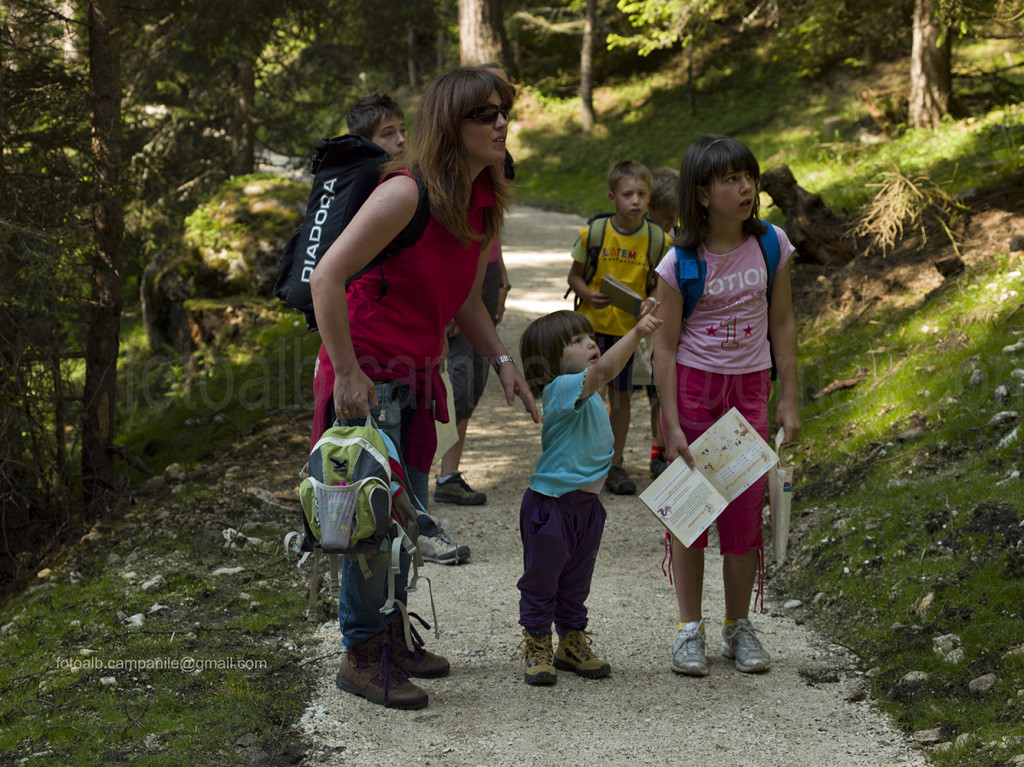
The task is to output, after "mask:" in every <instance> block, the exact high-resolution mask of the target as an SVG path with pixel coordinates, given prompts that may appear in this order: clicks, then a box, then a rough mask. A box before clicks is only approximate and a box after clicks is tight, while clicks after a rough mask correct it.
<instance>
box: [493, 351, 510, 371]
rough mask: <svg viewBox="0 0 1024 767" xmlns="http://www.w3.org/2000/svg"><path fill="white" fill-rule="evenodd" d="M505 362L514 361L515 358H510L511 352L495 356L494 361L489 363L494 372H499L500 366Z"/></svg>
mask: <svg viewBox="0 0 1024 767" xmlns="http://www.w3.org/2000/svg"><path fill="white" fill-rule="evenodd" d="M506 362H515V360H514V359H512V355H511V354H502V355H501V356H500V357H495V358H494V362H492V363H491V365H493V366H494V372H495V373H497V372H499V371H500V370H501V366H502V365H504V364H505V363H506Z"/></svg>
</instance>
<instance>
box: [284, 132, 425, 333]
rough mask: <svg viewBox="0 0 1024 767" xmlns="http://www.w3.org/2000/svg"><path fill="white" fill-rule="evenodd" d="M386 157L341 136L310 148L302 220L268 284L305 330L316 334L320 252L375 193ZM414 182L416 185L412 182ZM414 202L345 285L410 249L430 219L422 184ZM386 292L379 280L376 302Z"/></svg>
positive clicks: (377, 149) (373, 146) (360, 139)
mask: <svg viewBox="0 0 1024 767" xmlns="http://www.w3.org/2000/svg"><path fill="white" fill-rule="evenodd" d="M390 159H391V157H390V155H388V153H387V152H385V151H384V150H383V149H382V148H381V147H379V146H377V145H376V144H374V143H373V142H372V141H370V140H369V139H367V138H363V137H362V136H356V135H354V134H346V135H344V136H338V137H337V138H323V139H320V140H319V141H318V142H317V144H316V151H315V152H314V154H313V161H312V163H311V164H310V166H309V172H310V173H312V174H313V188H312V190H310V193H309V202H307V203H306V217H305V220H303V222H302V225H301V226H299V227H298V228H296V230H295V232H294V233H293V234H292V236H291V238H290V239H289V240H288V244H287V245H285V246H284V252H283V253H282V254H281V269H280V272H279V273H278V275H277V282H276V283H275V284H274V295H275V296H277V297H278V298H280V299H281V300H282V301H284V302H285V303H286V304H288V305H289V306H292V307H294V308H296V309H298V310H299V311H301V312H302V313H303V314H305V315H306V325H307V327H308V328H309V329H310V330H316V327H317V325H316V316H315V315H314V313H313V294H312V292H311V291H310V288H309V277H310V275H311V274H312V273H313V268H314V267H315V266H316V265H317V264H318V263H319V262H320V258H321V257H322V256H323V254H324V252H325V251H326V250H327V248H329V247H330V246H331V243H333V242H334V240H335V239H337V237H338V235H339V234H341V232H342V230H344V228H345V227H346V226H348V224H349V222H350V221H351V220H352V218H353V217H354V216H355V214H356V212H357V211H358V210H359V208H360V206H362V204H363V203H364V202H365V201H366V198H367V197H369V196H370V193H371V192H373V190H374V189H376V188H377V184H378V183H379V182H380V168H381V165H383V164H384V163H385V162H387V161H388V160H390ZM417 181H419V180H418V179H417ZM419 190H420V198H419V204H418V205H417V206H416V213H415V214H414V215H413V217H412V220H411V221H410V222H409V223H408V224H407V225H406V227H405V228H404V229H403V230H402V231H401V232H399V233H398V236H397V237H395V239H394V241H393V242H392V243H391V244H390V245H388V247H386V248H385V249H384V250H383V251H381V252H380V253H378V254H377V255H376V256H374V258H373V260H372V261H370V263H369V264H367V266H366V267H364V268H363V269H362V270H360V271H359V272H358V273H357V274H355V275H353V276H352V277H351V278H350V279H349V280H348V283H347V284H351V283H352V282H353V281H354V280H356V279H358V278H359V277H361V276H363V275H364V274H366V273H367V272H368V271H370V270H371V269H374V268H377V267H381V274H382V275H383V266H381V265H382V264H383V262H384V261H386V260H387V259H389V258H391V257H392V256H395V255H397V254H398V253H399V252H400V251H401V250H402V249H403V248H408V247H409V246H411V245H414V244H415V243H416V241H417V240H419V238H420V235H422V234H423V230H424V229H425V228H426V226H427V221H428V220H429V219H430V202H429V200H428V199H427V191H426V188H425V186H424V184H423V183H422V182H421V181H420V182H419ZM386 290H387V281H386V280H385V281H384V283H383V285H382V287H381V297H383V295H384V293H385V291H386Z"/></svg>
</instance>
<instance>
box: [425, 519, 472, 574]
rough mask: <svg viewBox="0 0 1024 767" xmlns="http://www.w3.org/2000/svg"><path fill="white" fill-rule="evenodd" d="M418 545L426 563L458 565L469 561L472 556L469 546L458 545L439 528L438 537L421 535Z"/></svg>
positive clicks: (445, 531)
mask: <svg viewBox="0 0 1024 767" xmlns="http://www.w3.org/2000/svg"><path fill="white" fill-rule="evenodd" d="M418 545H419V548H420V554H422V555H423V561H424V562H435V563H437V564H439V565H457V564H459V563H460V562H465V561H466V560H467V559H469V555H470V552H469V546H462V545H459V544H456V543H455V541H453V540H452V537H451V536H450V535H449V534H448V531H447V530H445V529H444V528H443V527H441V528H438V531H437V535H435V536H433V537H428V536H426V535H421V536H420V537H419V542H418Z"/></svg>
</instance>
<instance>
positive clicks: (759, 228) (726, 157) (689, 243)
mask: <svg viewBox="0 0 1024 767" xmlns="http://www.w3.org/2000/svg"><path fill="white" fill-rule="evenodd" d="M742 170H745V171H750V172H751V173H752V174H753V175H754V183H755V184H758V183H759V182H760V180H761V166H760V165H758V163H757V158H756V157H754V153H753V152H751V151H750V150H749V149H747V147H746V146H744V145H743V144H741V143H740V142H739V141H737V140H736V139H733V138H729V137H728V136H721V135H717V134H708V135H706V136H702V137H701V138H699V139H697V140H696V141H694V142H693V143H692V144H690V148H689V149H687V150H686V155H685V156H684V157H683V163H682V165H681V166H680V168H679V222H680V224H681V228H680V232H679V235H678V236H677V237H676V239H675V242H673V243H672V244H673V245H675V246H676V247H677V248H680V249H682V250H694V249H696V248H697V246H698V245H700V244H701V243H702V242H704V240H705V239H706V238H707V236H708V209H707V207H706V206H704V205H702V204H701V202H700V196H699V194H698V189H699V188H700V187H704V188H705V189H707V190H708V191H710V187H711V184H712V183H713V182H714V181H716V180H717V179H720V178H722V177H723V176H725V175H726V174H727V173H729V171H742ZM759 197H760V195H758V194H755V195H754V205H753V208H752V209H751V212H750V218H748V219H747V220H746V221H744V222H743V233H744V234H745V235H746V236H748V237H749V236H751V235H754V236H756V235H760V234H764V232H765V231H766V227H765V224H764V223H762V222H761V220H760V219H759V218H758V210H759V208H760V200H759Z"/></svg>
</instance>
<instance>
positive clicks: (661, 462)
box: [651, 455, 668, 479]
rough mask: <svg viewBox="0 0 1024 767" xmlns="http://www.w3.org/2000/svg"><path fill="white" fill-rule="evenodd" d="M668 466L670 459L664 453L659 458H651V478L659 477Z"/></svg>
mask: <svg viewBox="0 0 1024 767" xmlns="http://www.w3.org/2000/svg"><path fill="white" fill-rule="evenodd" d="M667 468H668V461H667V460H666V458H665V456H664V455H662V456H660V457H658V458H652V459H651V479H657V478H658V477H660V476H661V475H662V473H663V472H664V471H665V469H667Z"/></svg>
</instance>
